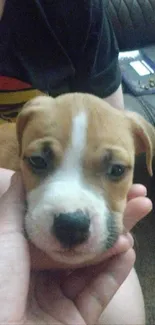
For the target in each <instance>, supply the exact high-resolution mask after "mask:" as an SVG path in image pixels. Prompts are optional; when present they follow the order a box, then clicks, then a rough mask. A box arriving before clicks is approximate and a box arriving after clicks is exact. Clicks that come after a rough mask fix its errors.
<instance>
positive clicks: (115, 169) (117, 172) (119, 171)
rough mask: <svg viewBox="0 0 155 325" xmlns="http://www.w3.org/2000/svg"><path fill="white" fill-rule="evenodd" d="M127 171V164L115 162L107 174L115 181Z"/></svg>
mask: <svg viewBox="0 0 155 325" xmlns="http://www.w3.org/2000/svg"><path fill="white" fill-rule="evenodd" d="M125 171H126V166H124V165H121V164H113V165H111V166H109V168H108V170H107V176H108V177H109V178H110V179H111V180H114V181H117V180H119V179H120V178H121V177H122V176H123V175H124V174H125Z"/></svg>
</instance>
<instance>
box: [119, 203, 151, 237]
mask: <svg viewBox="0 0 155 325" xmlns="http://www.w3.org/2000/svg"><path fill="white" fill-rule="evenodd" d="M151 210H152V202H151V200H150V199H148V198H145V197H137V198H134V199H131V200H130V201H129V202H128V203H127V207H126V210H125V214H124V226H125V228H126V229H127V230H128V231H130V230H131V229H132V228H133V227H134V226H135V225H136V223H137V222H138V221H140V220H141V219H142V218H144V217H145V216H146V215H147V214H148V213H149V212H150V211H151Z"/></svg>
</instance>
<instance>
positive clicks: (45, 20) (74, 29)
mask: <svg viewBox="0 0 155 325" xmlns="http://www.w3.org/2000/svg"><path fill="white" fill-rule="evenodd" d="M0 75H1V76H8V77H15V78H17V79H19V80H22V81H25V82H28V83H30V84H31V85H32V86H33V87H34V88H36V89H40V90H41V91H44V92H46V93H48V94H50V95H53V96H55V95H58V94H59V93H63V92H68V91H71V92H72V91H81V92H89V93H93V94H96V95H98V96H100V97H106V96H109V95H110V94H112V93H113V92H114V91H115V90H116V89H117V88H118V86H119V84H120V82H121V77H120V70H119V65H118V46H117V42H116V39H115V35H114V32H113V29H112V26H111V22H110V20H109V17H108V14H107V11H106V5H105V0H33V1H32V0H23V1H21V0H6V5H5V8H4V13H3V16H2V20H1V22H0Z"/></svg>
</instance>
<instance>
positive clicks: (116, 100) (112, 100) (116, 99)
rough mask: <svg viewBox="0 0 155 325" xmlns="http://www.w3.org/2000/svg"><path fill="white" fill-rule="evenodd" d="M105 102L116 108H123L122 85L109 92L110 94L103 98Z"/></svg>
mask: <svg viewBox="0 0 155 325" xmlns="http://www.w3.org/2000/svg"><path fill="white" fill-rule="evenodd" d="M104 100H105V101H106V102H108V103H109V104H110V105H112V106H114V107H116V108H118V109H121V110H122V109H124V98H123V92H122V85H120V86H119V87H118V89H117V90H116V91H115V92H114V93H113V94H111V95H110V96H108V97H106V98H104Z"/></svg>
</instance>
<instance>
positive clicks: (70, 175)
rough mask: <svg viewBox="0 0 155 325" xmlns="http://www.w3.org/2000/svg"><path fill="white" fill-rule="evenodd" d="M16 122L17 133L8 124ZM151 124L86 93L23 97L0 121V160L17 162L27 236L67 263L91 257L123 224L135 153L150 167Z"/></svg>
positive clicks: (11, 165)
mask: <svg viewBox="0 0 155 325" xmlns="http://www.w3.org/2000/svg"><path fill="white" fill-rule="evenodd" d="M16 128H17V140H16V130H15V129H16ZM154 143H155V131H154V128H153V127H152V126H151V125H150V124H148V123H147V122H146V121H145V120H144V119H143V118H141V117H140V116H139V115H137V114H134V113H127V112H123V111H118V110H117V109H115V108H112V107H111V106H109V105H108V104H107V103H106V102H104V101H103V100H102V99H99V98H97V97H95V96H92V95H88V94H80V93H75V94H67V95H61V96H59V97H57V98H56V99H53V98H51V97H48V96H40V97H37V98H35V99H33V100H31V101H29V102H28V103H27V104H26V105H25V106H24V107H23V110H22V111H21V113H20V114H19V117H18V120H17V125H16V127H15V125H13V124H10V125H8V124H7V125H3V126H1V128H0V167H5V168H10V169H13V170H19V169H21V172H22V176H23V180H24V184H25V189H26V192H27V212H26V216H25V228H26V232H27V234H28V236H29V238H30V240H31V241H32V242H33V244H35V245H36V246H37V247H38V248H39V249H41V250H42V251H44V252H45V253H46V254H47V255H49V256H50V257H51V258H52V259H54V260H55V261H57V262H61V263H64V264H67V265H77V264H78V265H80V264H81V263H83V262H89V261H93V259H95V258H96V256H100V254H102V253H103V252H104V251H105V250H106V249H107V248H109V247H111V246H113V244H114V243H115V241H116V239H117V237H118V235H119V234H120V233H122V231H123V213H124V209H125V206H126V199H127V193H128V191H129V189H130V187H131V184H132V180H133V170H134V163H135V155H136V154H137V153H139V152H146V163H147V168H148V171H149V173H150V174H152V156H153V146H154Z"/></svg>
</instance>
